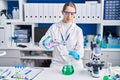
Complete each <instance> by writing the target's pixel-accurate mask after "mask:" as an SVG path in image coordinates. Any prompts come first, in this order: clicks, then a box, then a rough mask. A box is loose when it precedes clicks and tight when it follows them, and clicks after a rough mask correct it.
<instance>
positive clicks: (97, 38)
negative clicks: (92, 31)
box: [94, 34, 102, 47]
mask: <svg viewBox="0 0 120 80" xmlns="http://www.w3.org/2000/svg"><path fill="white" fill-rule="evenodd" d="M94 40H95V42H96V44H98V45H99V46H100V47H102V39H101V34H97V35H96V36H95V39H94Z"/></svg>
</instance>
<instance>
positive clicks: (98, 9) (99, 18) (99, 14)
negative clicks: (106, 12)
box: [96, 3, 102, 21]
mask: <svg viewBox="0 0 120 80" xmlns="http://www.w3.org/2000/svg"><path fill="white" fill-rule="evenodd" d="M101 11H102V5H101V4H100V3H98V4H97V12H96V20H97V21H100V20H101V17H102V14H101Z"/></svg>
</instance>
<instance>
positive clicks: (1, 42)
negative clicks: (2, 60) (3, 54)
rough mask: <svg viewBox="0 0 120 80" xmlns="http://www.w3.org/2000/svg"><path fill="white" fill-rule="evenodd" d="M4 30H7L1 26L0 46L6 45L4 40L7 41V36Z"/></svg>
mask: <svg viewBox="0 0 120 80" xmlns="http://www.w3.org/2000/svg"><path fill="white" fill-rule="evenodd" d="M4 32H5V30H4V28H3V27H0V47H4V45H5V44H4V41H5V39H4V36H5V34H4Z"/></svg>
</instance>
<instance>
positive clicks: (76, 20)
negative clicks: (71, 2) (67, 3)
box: [74, 4, 79, 23]
mask: <svg viewBox="0 0 120 80" xmlns="http://www.w3.org/2000/svg"><path fill="white" fill-rule="evenodd" d="M78 11H79V4H76V14H75V17H74V21H75V22H76V23H78V22H79V18H78V16H79V13H78Z"/></svg>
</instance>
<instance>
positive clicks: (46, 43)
mask: <svg viewBox="0 0 120 80" xmlns="http://www.w3.org/2000/svg"><path fill="white" fill-rule="evenodd" d="M42 44H43V46H44V48H45V49H47V50H50V49H52V48H54V47H56V46H58V45H59V43H57V42H53V41H52V37H51V36H48V37H47V38H45V39H44V40H43V42H42Z"/></svg>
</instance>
